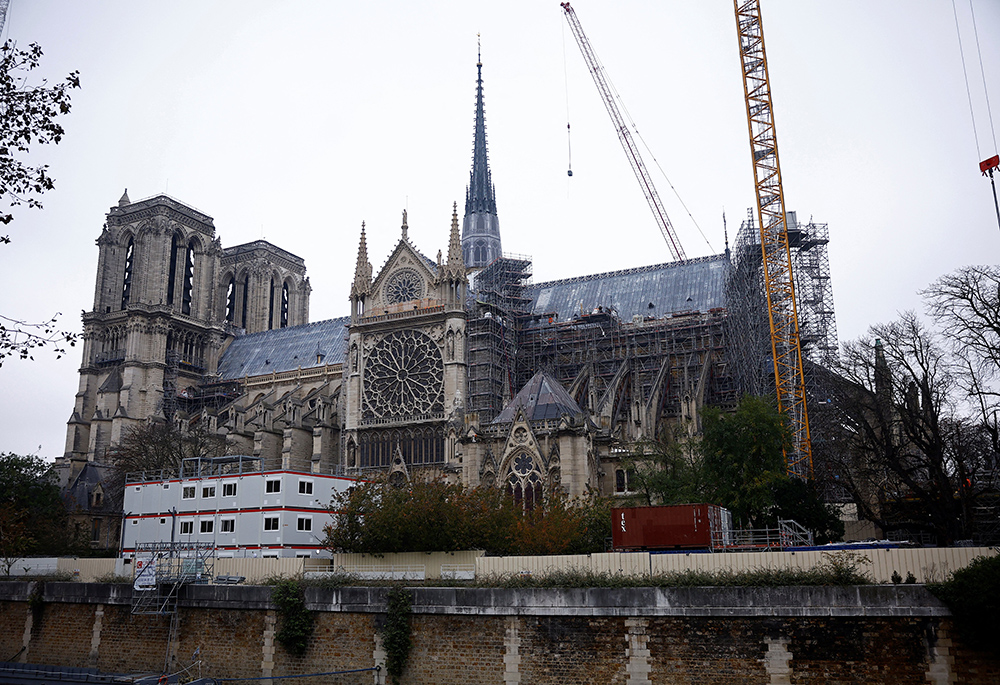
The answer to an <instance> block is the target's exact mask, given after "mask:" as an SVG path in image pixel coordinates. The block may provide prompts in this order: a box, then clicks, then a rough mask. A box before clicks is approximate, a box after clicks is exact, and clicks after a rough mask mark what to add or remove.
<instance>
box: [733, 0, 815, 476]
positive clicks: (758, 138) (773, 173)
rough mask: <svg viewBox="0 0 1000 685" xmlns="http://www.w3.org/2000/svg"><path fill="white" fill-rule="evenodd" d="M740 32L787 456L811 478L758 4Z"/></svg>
mask: <svg viewBox="0 0 1000 685" xmlns="http://www.w3.org/2000/svg"><path fill="white" fill-rule="evenodd" d="M733 4H734V6H735V9H736V28H737V32H738V33H739V40H740V59H741V61H742V63H743V93H744V96H745V98H746V105H747V124H748V126H749V129H750V153H751V157H752V160H753V176H754V189H755V190H756V193H757V225H758V226H759V227H760V247H761V257H762V263H763V271H764V288H765V290H766V292H767V309H768V315H769V317H770V320H771V351H772V355H773V358H774V382H775V386H776V387H777V394H778V411H779V412H781V413H782V414H784V415H785V416H786V417H787V418H788V422H789V427H790V429H791V431H792V444H791V446H790V448H788V449H786V450H785V460H786V463H787V464H788V474H789V475H790V476H797V477H799V478H811V477H812V446H811V443H810V440H809V415H808V413H807V412H806V390H805V379H804V376H803V373H802V349H801V347H800V345H799V318H798V311H797V310H796V306H795V285H794V283H793V279H792V255H791V252H790V251H789V249H788V229H787V226H786V223H785V199H784V193H783V191H782V188H781V165H780V164H779V163H778V138H777V134H776V133H775V129H774V112H773V108H772V104H771V87H770V84H769V81H768V76H767V57H766V55H765V53H764V29H763V26H762V25H761V19H760V2H759V0H733Z"/></svg>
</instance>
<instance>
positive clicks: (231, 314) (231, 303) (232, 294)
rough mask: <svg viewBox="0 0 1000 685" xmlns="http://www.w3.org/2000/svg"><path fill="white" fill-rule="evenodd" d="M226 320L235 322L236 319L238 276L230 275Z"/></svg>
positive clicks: (227, 289)
mask: <svg viewBox="0 0 1000 685" xmlns="http://www.w3.org/2000/svg"><path fill="white" fill-rule="evenodd" d="M226 321H228V322H229V323H233V322H234V321H236V277H235V276H230V277H229V286H228V287H227V288H226Z"/></svg>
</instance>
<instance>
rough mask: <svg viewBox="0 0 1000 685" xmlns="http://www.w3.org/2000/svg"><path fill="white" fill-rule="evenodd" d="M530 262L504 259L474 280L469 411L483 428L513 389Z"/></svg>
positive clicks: (510, 397)
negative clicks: (476, 415)
mask: <svg viewBox="0 0 1000 685" xmlns="http://www.w3.org/2000/svg"><path fill="white" fill-rule="evenodd" d="M530 281H531V258H530V257H524V256H519V255H505V256H504V257H501V258H499V259H496V260H494V261H493V262H491V263H490V264H489V265H488V266H486V267H485V268H484V269H483V270H482V271H480V272H479V273H478V274H477V275H476V280H475V304H474V308H473V318H471V319H470V321H469V325H468V346H469V347H468V357H467V362H468V373H469V376H468V378H469V381H468V382H469V398H468V402H469V408H470V410H471V411H473V412H477V413H478V414H479V418H480V421H481V422H482V423H483V424H486V423H489V422H490V421H492V420H493V419H494V418H495V417H496V415H497V414H499V413H500V411H501V410H502V409H503V407H504V405H505V404H506V403H507V402H508V401H510V400H511V399H512V398H513V397H514V393H516V392H517V389H518V387H520V386H519V385H517V384H516V383H517V381H516V378H517V377H518V374H517V370H516V366H517V344H518V335H519V332H520V330H521V328H522V326H523V323H524V320H525V319H526V317H527V311H528V307H529V306H530V304H531V300H530V298H528V297H526V296H525V292H524V289H525V287H526V286H528V285H529V284H530Z"/></svg>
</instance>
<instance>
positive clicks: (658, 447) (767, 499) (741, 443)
mask: <svg viewBox="0 0 1000 685" xmlns="http://www.w3.org/2000/svg"><path fill="white" fill-rule="evenodd" d="M702 425H703V430H704V434H703V437H702V439H701V441H700V443H699V442H695V441H685V440H681V439H679V438H678V437H677V436H675V435H673V434H669V433H668V434H665V435H664V436H663V437H662V438H661V439H660V440H659V441H658V442H656V443H651V444H650V443H647V444H642V445H640V446H639V449H638V450H637V452H636V454H635V455H633V457H631V458H630V459H629V460H627V465H628V467H629V468H631V469H632V471H633V474H634V479H633V480H630V484H631V483H632V482H636V483H637V485H636V486H635V487H634V488H633V489H637V490H639V492H640V495H639V497H640V499H641V501H642V502H643V503H644V504H667V505H669V504H684V503H692V502H709V503H712V504H718V505H720V506H723V507H726V508H727V509H729V510H730V511H731V512H732V513H733V516H734V519H735V522H736V523H737V524H738V525H740V526H743V527H747V528H750V527H754V528H760V527H768V526H770V527H773V526H775V525H777V522H778V519H793V520H795V521H797V522H798V523H800V524H802V525H803V526H805V527H806V528H808V529H810V530H812V531H813V532H815V533H816V539H817V541H819V542H829V541H832V540H839V539H840V538H841V537H843V534H844V526H843V523H842V522H841V521H840V519H839V518H838V516H837V514H836V512H835V511H834V510H833V509H832V508H831V507H830V506H828V505H827V504H825V503H824V502H823V499H822V496H821V494H820V492H819V489H818V488H817V487H816V484H815V483H812V482H806V481H803V480H800V479H791V478H789V477H788V475H787V469H786V466H785V458H784V453H783V451H782V447H783V446H784V445H785V444H786V442H787V440H788V430H787V429H786V427H785V421H784V418H783V417H782V416H781V415H780V414H779V413H778V412H777V410H776V409H775V408H774V407H773V405H772V404H771V402H770V400H769V399H766V398H761V397H754V396H749V395H748V396H746V397H744V398H743V399H742V400H741V401H740V404H739V405H738V406H737V408H736V411H735V412H732V413H726V412H723V411H722V410H720V409H718V408H713V407H709V408H707V409H706V410H705V411H704V412H703V413H702ZM630 487H631V485H630Z"/></svg>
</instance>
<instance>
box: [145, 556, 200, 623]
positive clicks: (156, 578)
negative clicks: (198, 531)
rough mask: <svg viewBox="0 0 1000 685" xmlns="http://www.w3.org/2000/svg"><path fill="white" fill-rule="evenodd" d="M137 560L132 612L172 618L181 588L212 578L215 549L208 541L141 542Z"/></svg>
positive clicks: (175, 611)
mask: <svg viewBox="0 0 1000 685" xmlns="http://www.w3.org/2000/svg"><path fill="white" fill-rule="evenodd" d="M135 559H136V574H135V582H134V584H133V592H132V613H133V614H153V615H158V616H172V615H175V614H176V613H177V598H178V596H179V595H180V589H181V587H183V586H184V585H187V584H190V583H207V582H209V581H210V580H211V579H212V572H213V569H214V565H215V547H214V545H212V543H208V542H140V543H139V544H138V545H136V549H135ZM140 566H141V568H140Z"/></svg>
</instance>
